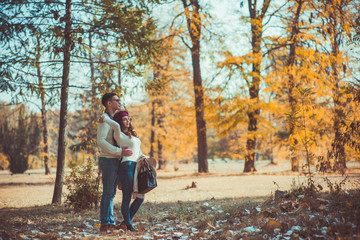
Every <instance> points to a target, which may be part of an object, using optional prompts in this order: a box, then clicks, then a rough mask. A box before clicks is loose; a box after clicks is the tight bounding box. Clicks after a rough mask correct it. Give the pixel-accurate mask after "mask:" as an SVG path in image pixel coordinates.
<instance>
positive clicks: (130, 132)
mask: <svg viewBox="0 0 360 240" xmlns="http://www.w3.org/2000/svg"><path fill="white" fill-rule="evenodd" d="M125 116H129V113H128V112H127V111H120V112H117V113H115V115H114V121H115V122H117V123H118V124H119V125H120V129H121V131H122V132H123V133H124V134H125V135H127V136H129V138H131V136H134V137H137V134H136V131H135V130H134V128H133V126H132V124H131V122H130V125H129V128H128V129H127V131H126V130H125V129H126V127H125V125H124V123H123V120H122V119H123V117H125ZM130 121H131V119H130Z"/></svg>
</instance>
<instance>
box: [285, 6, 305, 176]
mask: <svg viewBox="0 0 360 240" xmlns="http://www.w3.org/2000/svg"><path fill="white" fill-rule="evenodd" d="M303 3H304V0H298V1H296V5H297V6H296V13H295V18H294V20H293V22H292V26H291V35H290V51H289V58H288V61H287V67H288V70H289V74H288V78H289V81H288V87H289V90H288V91H289V92H288V100H289V104H290V110H291V118H290V119H289V142H290V160H291V171H293V172H298V171H299V159H298V153H299V146H298V142H299V141H298V139H297V137H296V134H297V133H296V121H297V120H296V118H295V117H296V116H295V113H296V110H297V99H296V97H295V94H294V88H295V80H294V75H293V74H292V69H293V67H295V56H296V47H297V44H298V34H299V18H300V13H301V9H302V6H303Z"/></svg>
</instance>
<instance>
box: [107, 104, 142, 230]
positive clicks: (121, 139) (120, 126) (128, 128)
mask: <svg viewBox="0 0 360 240" xmlns="http://www.w3.org/2000/svg"><path fill="white" fill-rule="evenodd" d="M103 120H104V122H106V123H108V124H109V125H110V126H111V127H112V128H113V129H114V138H115V141H116V143H117V144H118V145H119V146H121V147H128V149H130V150H132V152H133V154H132V155H131V156H126V157H125V156H124V157H122V160H121V163H120V168H119V178H120V182H121V190H122V203H121V213H122V215H123V218H124V222H123V223H122V224H126V228H127V230H130V231H136V230H137V229H136V228H135V227H134V226H133V225H132V223H131V220H132V219H133V217H134V215H135V214H136V212H137V211H138V210H139V208H140V206H141V204H142V203H143V201H144V198H143V197H142V198H140V197H136V198H135V200H134V201H133V202H132V203H131V205H130V202H131V196H132V193H133V188H134V172H135V168H136V164H137V161H138V159H140V157H141V158H143V157H144V155H143V154H142V152H141V149H140V146H141V141H140V139H139V138H138V137H137V134H136V132H135V131H134V129H133V127H132V125H131V123H130V118H129V113H128V112H127V111H119V112H117V113H115V115H114V118H113V120H111V119H110V117H108V116H104V118H103ZM100 121H101V120H100ZM122 224H121V225H122Z"/></svg>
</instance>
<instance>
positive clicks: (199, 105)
mask: <svg viewBox="0 0 360 240" xmlns="http://www.w3.org/2000/svg"><path fill="white" fill-rule="evenodd" d="M182 2H183V5H184V10H185V15H186V20H187V26H188V30H189V33H190V38H191V42H192V46H191V47H190V50H191V59H192V66H193V81H194V93H195V114H196V131H197V145H198V171H199V172H209V168H208V146H207V136H206V122H205V116H204V115H205V114H204V111H205V104H204V88H203V86H202V79H201V72H200V36H201V17H200V13H199V10H200V5H199V2H198V0H190V3H189V4H188V3H187V1H186V0H182ZM190 6H191V7H192V11H190V9H189V7H190Z"/></svg>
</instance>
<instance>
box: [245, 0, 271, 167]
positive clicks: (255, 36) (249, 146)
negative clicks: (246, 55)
mask: <svg viewBox="0 0 360 240" xmlns="http://www.w3.org/2000/svg"><path fill="white" fill-rule="evenodd" d="M270 1H271V0H265V1H264V3H263V6H262V9H261V11H257V6H256V0H248V6H249V12H250V18H251V47H252V53H253V55H254V57H255V58H260V57H261V41H262V32H263V26H262V21H263V19H264V16H265V13H266V11H267V9H268V7H269V5H270ZM260 72H261V61H260V60H259V59H254V61H253V63H252V82H251V84H250V87H249V95H250V100H252V101H251V105H250V106H249V110H248V112H247V115H248V118H249V122H248V132H249V136H248V137H247V140H246V150H245V166H244V172H253V171H256V169H255V147H256V136H255V132H256V131H257V124H258V119H259V115H260V108H259V105H258V102H259V90H260V81H261V76H260Z"/></svg>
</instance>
